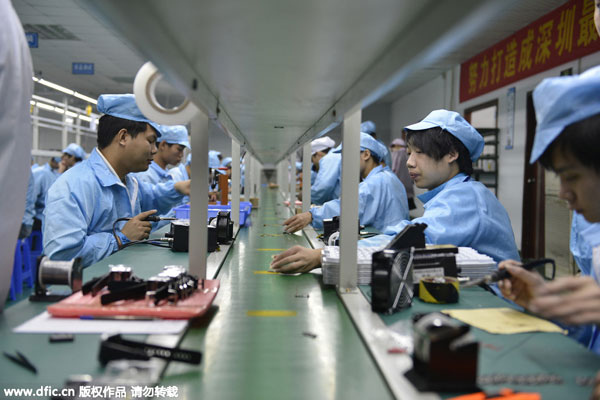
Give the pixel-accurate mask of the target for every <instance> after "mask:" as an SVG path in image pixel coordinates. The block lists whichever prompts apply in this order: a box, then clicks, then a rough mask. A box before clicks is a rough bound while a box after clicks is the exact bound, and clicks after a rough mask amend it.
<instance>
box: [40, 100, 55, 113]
mask: <svg viewBox="0 0 600 400" xmlns="http://www.w3.org/2000/svg"><path fill="white" fill-rule="evenodd" d="M37 106H38V107H39V108H43V109H44V110H48V111H54V106H49V105H48V104H44V103H40V102H39V101H38V103H37Z"/></svg>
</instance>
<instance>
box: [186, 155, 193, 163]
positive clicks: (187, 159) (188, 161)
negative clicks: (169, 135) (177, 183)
mask: <svg viewBox="0 0 600 400" xmlns="http://www.w3.org/2000/svg"><path fill="white" fill-rule="evenodd" d="M191 163H192V153H190V154H188V155H187V157H186V158H185V165H190V164H191Z"/></svg>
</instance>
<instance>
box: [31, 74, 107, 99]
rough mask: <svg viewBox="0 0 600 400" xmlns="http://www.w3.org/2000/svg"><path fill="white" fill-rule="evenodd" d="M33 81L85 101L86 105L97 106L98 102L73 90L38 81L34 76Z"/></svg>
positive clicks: (41, 80) (43, 80) (42, 80)
mask: <svg viewBox="0 0 600 400" xmlns="http://www.w3.org/2000/svg"><path fill="white" fill-rule="evenodd" d="M33 80H34V82H37V83H39V84H40V85H44V86H47V87H49V88H52V89H54V90H58V91H59V92H63V93H66V94H69V95H71V96H74V97H77V98H79V99H81V100H84V101H87V102H88V103H92V104H98V102H97V101H96V99H93V98H91V97H88V96H86V95H84V94H81V93H79V92H76V91H74V90H71V89H69V88H66V87H64V86H61V85H58V84H56V83H52V82H50V81H47V80H45V79H38V78H36V77H35V76H34V77H33Z"/></svg>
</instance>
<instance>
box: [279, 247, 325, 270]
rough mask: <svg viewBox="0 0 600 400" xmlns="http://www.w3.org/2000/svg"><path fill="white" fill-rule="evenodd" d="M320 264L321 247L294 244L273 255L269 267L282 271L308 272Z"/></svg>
mask: <svg viewBox="0 0 600 400" xmlns="http://www.w3.org/2000/svg"><path fill="white" fill-rule="evenodd" d="M320 266H321V249H308V248H306V247H302V246H294V247H292V248H291V249H288V250H286V251H284V252H283V253H279V254H278V255H276V256H275V257H273V261H272V262H271V269H272V270H273V271H277V272H283V273H296V272H308V271H310V270H312V269H315V268H318V267H320Z"/></svg>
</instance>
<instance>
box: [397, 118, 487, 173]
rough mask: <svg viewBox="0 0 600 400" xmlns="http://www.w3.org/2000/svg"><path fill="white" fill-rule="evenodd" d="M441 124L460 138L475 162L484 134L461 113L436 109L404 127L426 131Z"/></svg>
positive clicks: (481, 149)
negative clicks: (420, 119)
mask: <svg viewBox="0 0 600 400" xmlns="http://www.w3.org/2000/svg"><path fill="white" fill-rule="evenodd" d="M436 126H439V127H440V128H442V129H445V130H447V131H448V132H450V133H451V134H452V135H453V136H454V137H455V138H457V139H458V140H460V141H461V142H462V144H464V145H465V147H466V148H467V150H468V151H469V156H470V157H471V161H473V162H475V161H477V159H478V158H479V156H480V155H481V152H482V151H483V146H484V144H485V143H484V140H483V136H481V134H480V133H479V132H477V129H475V128H473V126H471V124H469V123H468V122H467V120H466V119H464V118H463V117H462V116H461V115H460V114H459V113H457V112H455V111H448V110H434V111H432V112H430V113H429V115H427V116H426V117H425V118H423V120H422V121H420V122H417V123H416V124H412V125H409V126H406V127H404V129H406V130H409V131H424V130H426V129H431V128H435V127H436Z"/></svg>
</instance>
